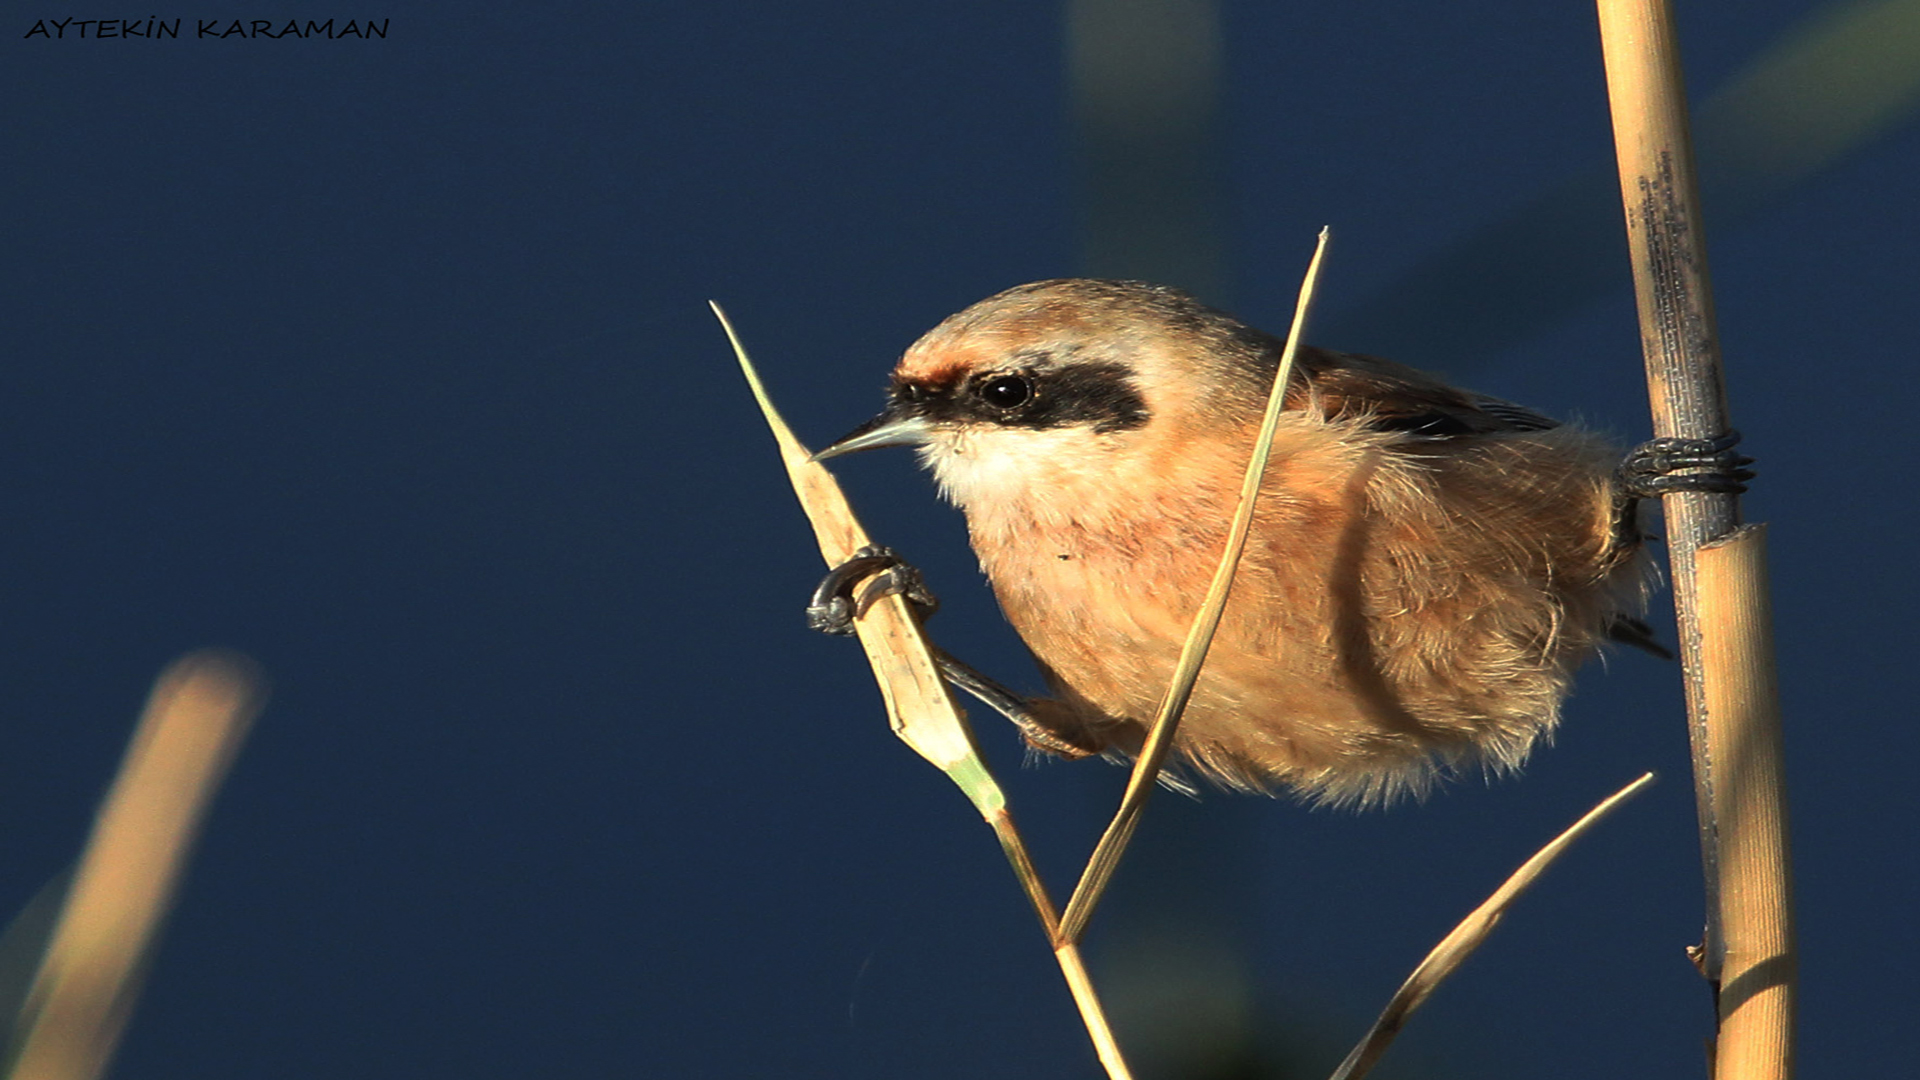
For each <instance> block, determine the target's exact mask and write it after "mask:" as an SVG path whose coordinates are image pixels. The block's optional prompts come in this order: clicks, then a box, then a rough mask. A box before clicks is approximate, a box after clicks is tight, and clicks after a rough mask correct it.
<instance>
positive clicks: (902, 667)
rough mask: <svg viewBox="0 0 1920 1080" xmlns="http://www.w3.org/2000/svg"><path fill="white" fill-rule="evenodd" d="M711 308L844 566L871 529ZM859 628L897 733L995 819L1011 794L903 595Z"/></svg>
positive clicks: (809, 509)
mask: <svg viewBox="0 0 1920 1080" xmlns="http://www.w3.org/2000/svg"><path fill="white" fill-rule="evenodd" d="M709 303H712V302H711V301H709ZM712 307H713V313H714V315H715V317H717V318H718V319H719V320H720V326H721V328H722V329H724V330H725V331H726V332H727V340H728V341H729V342H730V343H731V344H732V345H733V354H734V356H735V357H736V358H737V359H738V360H739V361H740V370H741V372H742V373H744V374H745V375H746V377H747V385H748V386H750V387H752V388H753V397H754V400H755V401H758V402H759V403H760V411H761V413H762V414H763V415H764V416H765V417H766V420H767V426H768V427H769V428H771V429H773V438H774V441H775V442H777V443H779V445H780V459H781V461H782V462H783V463H784V464H785V465H786V467H787V478H788V479H789V480H790V481H792V483H793V492H794V494H795V495H796V496H798V497H799V499H800V506H801V508H802V509H803V510H805V511H806V514H807V520H808V521H810V522H812V523H813V534H814V538H815V539H816V540H817V541H819V544H820V554H821V556H822V557H823V558H825V559H826V562H827V565H828V566H838V565H840V564H841V563H843V562H845V561H846V560H847V559H849V558H851V557H852V555H853V553H854V552H855V551H858V550H859V549H860V548H862V547H864V546H866V545H867V544H868V543H869V542H870V541H869V539H868V536H867V531H866V530H865V529H863V528H862V527H861V526H860V522H859V520H858V519H856V518H855V517H854V516H853V509H852V507H850V506H848V505H847V497H846V495H845V494H844V493H843V492H842V491H841V490H840V483H839V481H837V480H835V479H834V478H833V474H832V473H830V472H828V471H827V468H826V466H824V465H821V464H820V463H819V462H816V461H813V460H812V456H811V453H810V452H809V451H808V450H807V448H806V447H805V446H802V445H801V444H800V440H799V439H796V438H795V437H794V435H793V430H792V429H791V428H789V427H788V426H787V422H786V421H785V420H784V419H782V418H781V416H780V412H779V410H777V409H775V408H774V405H773V400H772V399H771V398H770V397H768V396H767V390H766V387H765V385H764V384H762V383H761V381H760V374H759V372H758V371H756V370H755V369H754V366H753V361H752V360H751V359H749V358H748V356H747V351H746V348H745V347H744V346H742V345H741V344H740V337H739V335H738V334H736V333H735V332H734V329H733V324H732V323H731V322H730V321H728V319H727V314H726V312H725V311H723V310H721V308H720V305H719V304H712ZM854 629H855V631H856V632H857V633H858V634H859V636H860V644H861V647H862V648H864V649H865V650H866V653H867V662H868V663H870V664H871V665H872V666H873V672H874V676H875V679H876V681H878V682H879V684H880V694H881V697H882V698H884V699H885V701H886V705H887V717H888V721H889V722H890V723H891V724H892V725H893V731H894V734H896V735H898V736H900V738H901V740H902V741H904V742H905V743H906V744H907V745H908V746H911V747H912V748H913V749H914V752H915V753H917V754H919V755H920V756H921V757H923V758H926V759H927V760H928V761H930V762H932V763H933V765H934V767H935V768H937V769H939V770H940V771H942V772H944V773H946V774H947V775H948V776H949V777H951V778H952V779H953V782H954V783H956V784H958V785H960V789H961V790H962V791H964V792H966V795H967V798H968V799H970V800H972V802H973V804H974V806H975V807H977V808H978V809H979V810H980V812H981V813H982V814H985V815H990V814H992V813H993V812H994V811H996V810H998V809H1001V808H1003V807H1005V806H1006V796H1005V795H1004V794H1003V793H1002V792H1001V790H1000V786H999V785H998V784H997V783H995V782H994V780H993V778H992V777H991V776H988V775H987V772H986V766H985V765H984V764H983V763H982V762H981V760H980V754H979V751H978V749H977V748H976V747H975V746H974V742H973V733H972V732H971V731H970V730H969V729H968V728H967V725H966V722H965V720H964V719H963V717H962V714H961V712H960V710H959V707H958V706H956V705H955V704H954V701H953V696H952V694H950V693H949V692H948V690H947V683H946V680H945V679H943V678H941V677H940V669H939V667H938V666H937V665H936V664H935V663H934V660H933V653H932V651H931V650H930V649H929V648H928V646H927V639H926V635H925V634H924V633H922V632H921V630H920V622H919V620H918V619H916V618H915V617H914V615H913V612H912V610H911V609H910V608H909V607H908V605H907V602H906V600H905V599H904V598H902V597H899V596H889V597H886V598H884V599H882V600H881V601H880V602H879V603H876V604H874V605H873V606H872V607H871V608H869V609H868V610H867V613H866V615H864V616H862V617H861V618H860V619H859V620H857V621H856V622H855V624H854Z"/></svg>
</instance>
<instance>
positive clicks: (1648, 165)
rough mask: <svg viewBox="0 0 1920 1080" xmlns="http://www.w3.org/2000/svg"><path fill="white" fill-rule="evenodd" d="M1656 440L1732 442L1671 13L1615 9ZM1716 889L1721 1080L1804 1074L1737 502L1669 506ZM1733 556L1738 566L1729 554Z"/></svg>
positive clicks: (1607, 7) (1757, 576)
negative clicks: (1795, 1038)
mask: <svg viewBox="0 0 1920 1080" xmlns="http://www.w3.org/2000/svg"><path fill="white" fill-rule="evenodd" d="M1599 13H1600V38H1601V45H1602V49H1603V52H1604V54H1605V57H1606V69H1607V94H1608V98H1609V101H1610V103H1611V106H1612V111H1613V130H1614V143H1615V150H1616V154H1617V156H1618V158H1619V164H1620V189H1621V197H1622V200H1623V202H1624V204H1625V208H1626V219H1627V238H1628V243H1629V247H1630V249H1631V256H1632V262H1633V278H1634V292H1635V299H1636V300H1637V302H1638V306H1639V310H1640V336H1641V346H1642V350H1643V352H1644V353H1645V356H1646V365H1647V387H1648V393H1649V396H1650V397H1651V399H1652V408H1653V428H1654V433H1655V434H1656V435H1659V436H1663V437H1681V438H1712V437H1715V436H1719V435H1721V434H1724V433H1725V432H1727V431H1728V430H1730V428H1731V425H1730V424H1729V421H1728V416H1727V404H1726V387H1725V382H1724V378H1723V376H1722V373H1721V365H1720V346H1719V338H1718V333H1717V330H1716V328H1715V326H1714V314H1713V297H1712V292H1711V288H1710V285H1709V281H1708V275H1707V255H1706V245H1705V240H1704V237H1703V235H1702V230H1701V220H1700V205H1699V204H1700V200H1699V194H1698V192H1699V188H1698V185H1697V183H1696V181H1695V176H1694V167H1693V151H1692V145H1691V139H1690V137H1689V134H1688V122H1687V111H1686V97H1685V93H1684V89H1683V86H1682V80H1681V75H1680V54H1679V47H1678V44H1677V42H1676V40H1675V35H1674V27H1673V14H1672V11H1671V10H1670V8H1669V7H1668V5H1667V3H1666V2H1665V0H1599ZM1662 503H1663V509H1664V511H1665V517H1666V528H1665V532H1666V538H1667V549H1668V556H1669V562H1670V564H1671V568H1672V576H1673V591H1674V606H1675V608H1676V610H1677V612H1678V617H1679V639H1680V657H1681V664H1682V671H1683V675H1684V677H1685V679H1686V696H1687V716H1688V731H1689V735H1690V738H1691V741H1692V746H1693V765H1694V786H1695V792H1696V802H1697V805H1698V808H1699V814H1700V842H1701V854H1702V859H1703V861H1704V864H1705V870H1706V883H1707V922H1706V934H1705V940H1704V941H1703V943H1702V948H1701V951H1700V954H1699V961H1700V967H1701V971H1702V972H1703V973H1704V974H1705V975H1706V976H1707V978H1708V980H1709V981H1710V982H1711V983H1712V985H1713V987H1714V991H1715V998H1716V1002H1717V1007H1718V1010H1719V1025H1718V1032H1717V1035H1716V1042H1715V1072H1714V1075H1715V1076H1716V1077H1720V1078H1723V1080H1730V1078H1738V1080H1752V1078H1760V1077H1768V1078H1772V1077H1782V1078H1784V1077H1786V1076H1789V1075H1791V1070H1792V1060H1793V1046H1792V1028H1793V979H1794V971H1793V969H1794V960H1793V950H1792V944H1791V937H1792V930H1791V927H1792V915H1791V910H1790V907H1789V902H1788V901H1789V890H1788V887H1787V882H1788V873H1789V870H1788V857H1787V841H1786V830H1785V814H1786V811H1785V802H1786V800H1785V791H1784V786H1783V784H1782V783H1781V775H1782V770H1781V762H1780V731H1779V711H1778V705H1777V703H1776V701H1775V700H1774V695H1773V693H1772V682H1773V653H1772V637H1771V631H1770V628H1769V627H1768V625H1767V624H1766V621H1765V620H1766V619H1767V617H1768V613H1767V610H1766V603H1765V584H1764V583H1765V572H1764V569H1763V560H1762V555H1761V551H1762V548H1761V545H1760V541H1759V537H1758V536H1757V535H1756V534H1755V532H1754V531H1753V530H1746V529H1742V528H1741V527H1740V524H1739V502H1738V498H1737V497H1736V496H1734V495H1730V494H1713V493H1703V492H1683V493H1676V494H1670V495H1667V496H1666V497H1665V498H1664V499H1663V500H1662ZM1723 546H1724V547H1726V548H1729V549H1731V550H1727V551H1723V550H1721V548H1722V547H1723Z"/></svg>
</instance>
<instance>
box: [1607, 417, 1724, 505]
mask: <svg viewBox="0 0 1920 1080" xmlns="http://www.w3.org/2000/svg"><path fill="white" fill-rule="evenodd" d="M1739 442H1740V433H1739V432H1737V431H1729V432H1727V433H1726V434H1725V435H1722V436H1720V437H1719V438H1715V439H1650V440H1648V441H1646V442H1643V443H1641V444H1640V445H1639V446H1636V447H1634V448H1633V449H1632V450H1631V451H1630V452H1629V453H1628V454H1627V459H1626V460H1625V461H1622V462H1621V463H1620V468H1619V469H1618V471H1617V475H1618V476H1619V478H1620V487H1621V490H1622V491H1623V492H1624V493H1625V494H1626V495H1628V496H1630V497H1633V498H1642V499H1649V498H1656V497H1658V496H1661V495H1665V494H1667V493H1669V492H1674V491H1712V492H1720V493H1724V494H1731V495H1738V494H1740V493H1741V492H1743V491H1745V490H1747V481H1749V480H1751V479H1753V470H1752V469H1749V468H1747V467H1746V466H1748V465H1751V464H1753V459H1752V458H1750V457H1747V456H1746V455H1744V454H1741V453H1739V452H1737V451H1735V450H1734V447H1735V446H1736V445H1738V444H1739ZM1682 470H1685V471H1682Z"/></svg>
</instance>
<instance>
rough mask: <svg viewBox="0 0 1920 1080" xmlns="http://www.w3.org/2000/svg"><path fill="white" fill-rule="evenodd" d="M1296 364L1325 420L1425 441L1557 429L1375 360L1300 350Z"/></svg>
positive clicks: (1503, 404) (1507, 404)
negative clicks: (1351, 421) (1350, 421)
mask: <svg viewBox="0 0 1920 1080" xmlns="http://www.w3.org/2000/svg"><path fill="white" fill-rule="evenodd" d="M1298 363H1299V365H1300V369H1301V372H1302V374H1303V375H1304V379H1303V385H1304V388H1305V389H1306V390H1307V391H1308V400H1309V401H1311V402H1312V403H1313V405H1314V406H1316V407H1318V408H1319V409H1320V411H1321V412H1322V413H1323V414H1324V415H1325V416H1327V417H1328V418H1329V419H1358V420H1361V421H1362V422H1364V423H1365V424H1367V426H1369V427H1373V428H1377V429H1379V430H1382V431H1404V432H1408V433H1410V434H1414V435H1424V436H1428V437H1431V438H1449V437H1453V436H1459V435H1492V434H1501V433H1509V432H1520V431H1546V430H1548V429H1549V428H1555V427H1559V426H1560V425H1559V422H1558V421H1556V420H1553V419H1550V418H1548V417H1545V416H1541V415H1540V414H1539V413H1536V412H1534V411H1532V410H1531V409H1527V408H1524V407H1522V406H1519V405H1515V404H1514V403H1513V402H1511V401H1503V400H1501V399H1500V398H1496V397H1489V396H1487V395H1485V394H1477V393H1474V392H1472V391H1470V390H1461V389H1458V388H1456V387H1453V386H1449V385H1448V384H1446V383H1444V382H1442V381H1440V380H1439V379H1437V378H1434V377H1433V376H1431V375H1428V374H1427V373H1426V372H1424V371H1419V370H1416V369H1414V368H1410V367H1407V366H1406V365H1404V364H1396V363H1394V362H1393V361H1391V360H1382V359H1380V358H1379V357H1377V356H1363V355H1359V354H1356V353H1338V352H1331V351H1329V350H1326V349H1302V350H1301V351H1300V356H1299V359H1298ZM1297 385H1300V384H1297ZM1301 404H1303V405H1304V404H1306V402H1304V401H1303V402H1301Z"/></svg>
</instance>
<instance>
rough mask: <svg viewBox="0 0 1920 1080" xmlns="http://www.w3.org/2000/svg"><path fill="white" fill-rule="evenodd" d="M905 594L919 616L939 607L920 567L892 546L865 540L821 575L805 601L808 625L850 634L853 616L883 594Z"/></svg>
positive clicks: (812, 628)
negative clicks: (863, 584)
mask: <svg viewBox="0 0 1920 1080" xmlns="http://www.w3.org/2000/svg"><path fill="white" fill-rule="evenodd" d="M868 578H872V579H873V580H871V581H867V587H866V588H864V589H862V590H860V593H859V595H858V596H855V595H854V586H856V585H858V584H859V583H860V582H862V581H866V580H867V579H868ZM893 595H899V596H902V597H905V598H906V600H907V602H908V603H910V604H912V605H913V606H914V607H915V608H917V609H918V610H919V612H920V617H921V618H923V619H924V618H926V617H928V616H929V615H932V614H933V613H934V612H935V611H938V610H939V608H940V601H939V600H938V599H936V598H935V597H934V595H933V593H932V592H931V591H929V590H928V589H927V582H926V579H925V578H924V577H922V576H921V574H920V571H919V569H917V568H916V567H914V566H913V564H911V563H909V562H907V561H906V560H905V559H902V558H901V557H900V556H899V555H898V554H895V552H894V550H893V549H892V548H888V547H882V546H880V545H879V544H868V545H867V546H866V547H863V548H861V549H860V550H859V551H856V552H854V553H853V557H852V558H850V559H848V560H847V561H846V562H843V563H841V564H840V565H839V566H836V567H834V568H833V569H832V570H829V571H827V576H826V577H823V578H821V579H820V584H819V585H817V586H815V587H814V590H813V596H812V597H811V598H810V599H809V600H808V601H807V628H808V629H810V630H818V631H820V632H821V633H823V634H851V633H853V620H855V619H857V618H859V617H860V616H862V615H865V614H866V613H867V609H868V608H870V607H872V606H873V605H874V604H875V603H877V602H878V601H879V600H880V599H881V598H882V597H886V596H893Z"/></svg>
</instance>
